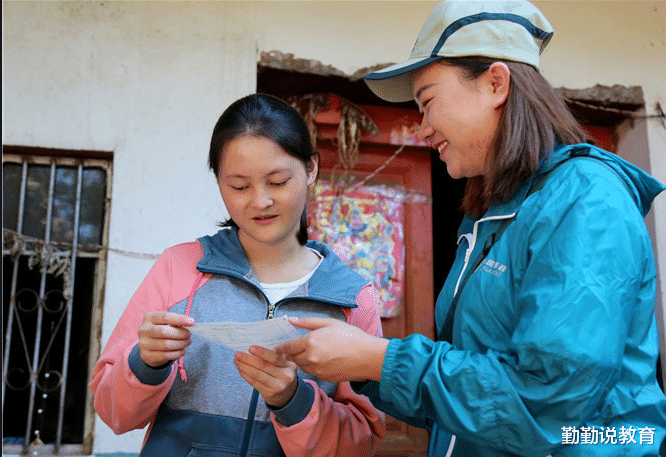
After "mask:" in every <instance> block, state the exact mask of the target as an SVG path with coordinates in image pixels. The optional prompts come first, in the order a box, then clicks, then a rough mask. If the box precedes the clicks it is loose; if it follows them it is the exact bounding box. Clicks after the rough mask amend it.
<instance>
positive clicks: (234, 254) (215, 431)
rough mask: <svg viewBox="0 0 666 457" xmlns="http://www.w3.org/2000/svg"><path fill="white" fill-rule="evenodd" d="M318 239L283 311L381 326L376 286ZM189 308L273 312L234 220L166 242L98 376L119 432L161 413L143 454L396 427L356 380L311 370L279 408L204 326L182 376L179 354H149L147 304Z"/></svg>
mask: <svg viewBox="0 0 666 457" xmlns="http://www.w3.org/2000/svg"><path fill="white" fill-rule="evenodd" d="M308 246H309V247H311V248H313V249H317V250H318V251H319V252H320V253H321V254H322V255H323V256H324V260H323V261H322V264H321V265H320V266H319V268H318V269H317V271H316V272H315V274H313V276H312V278H310V280H309V281H308V282H307V283H306V284H305V285H304V286H301V288H300V289H302V290H300V289H299V290H297V291H295V292H294V293H292V294H291V295H290V296H289V297H287V298H285V299H283V300H281V301H280V302H278V303H277V304H276V308H275V317H279V316H280V315H281V314H286V313H287V312H288V313H289V315H290V316H312V315H315V316H330V317H337V318H340V319H345V320H346V321H347V322H348V323H349V324H351V325H355V326H357V327H359V328H362V329H363V330H365V331H366V332H367V333H369V334H372V335H376V336H381V335H382V330H381V323H380V319H379V313H378V310H377V305H376V297H375V294H374V291H373V289H372V287H371V286H370V285H369V284H365V281H362V280H361V278H360V276H358V275H356V273H353V272H352V270H351V269H349V268H348V267H346V266H344V265H343V264H342V263H341V262H340V260H339V259H338V258H337V256H336V255H335V254H334V253H333V252H332V251H331V250H330V248H328V246H326V245H324V244H322V243H318V242H313V241H309V242H308ZM188 301H189V303H188ZM188 305H189V306H188ZM187 308H189V314H190V315H191V316H192V317H193V318H194V319H195V321H196V322H207V321H208V322H210V321H243V322H252V321H256V320H260V319H265V318H266V314H267V302H266V300H265V296H264V295H263V292H261V290H260V289H259V288H258V282H257V280H256V277H255V276H254V274H253V273H252V271H251V269H250V268H249V265H248V264H247V260H246V259H245V256H244V254H243V253H242V249H240V244H239V243H238V238H237V235H236V232H235V230H234V229H231V230H221V231H220V232H219V233H218V234H216V235H214V236H212V237H203V238H201V239H199V240H198V242H192V243H185V244H181V245H177V246H174V247H172V248H170V249H168V250H166V251H165V252H164V254H163V255H162V256H161V257H160V258H159V259H158V260H157V261H156V263H155V265H154V266H153V268H152V269H151V271H150V273H149V274H148V276H147V277H146V279H145V280H144V281H143V283H142V284H141V286H140V287H139V289H138V290H137V291H136V293H135V294H134V296H133V297H132V299H131V301H130V303H129V305H128V306H127V308H126V309H125V311H124V313H123V315H122V316H121V318H120V320H119V322H118V324H117V325H116V328H115V329H114V331H113V333H112V334H111V337H110V339H109V341H108V343H107V345H106V347H105V348H104V351H103V352H102V355H101V357H100V359H99V361H98V362H97V364H96V365H95V368H94V371H93V375H92V381H91V382H90V388H91V389H92V391H93V393H94V395H95V409H96V411H97V413H98V414H99V416H100V417H101V418H102V420H103V421H104V422H105V423H106V424H108V425H109V426H110V427H111V428H112V429H113V431H114V432H115V433H117V434H120V433H124V432H126V431H129V430H133V429H137V428H143V427H144V426H146V425H150V429H149V431H148V433H147V434H146V439H145V441H144V448H143V451H142V456H143V455H146V456H148V455H157V454H162V456H163V455H165V454H164V453H163V450H164V449H168V451H167V452H168V454H169V455H178V452H176V451H175V449H178V448H179V446H180V447H182V449H183V452H184V454H183V455H187V453H189V452H190V451H189V449H187V448H188V447H192V448H196V447H197V446H204V447H207V448H210V447H211V446H213V447H215V446H218V445H219V446H221V447H220V448H219V449H215V450H214V451H212V452H213V454H211V455H226V454H224V452H227V451H225V449H227V450H228V452H229V455H238V454H234V453H240V454H241V455H248V456H251V455H254V454H253V452H259V453H261V452H276V455H279V454H277V452H278V451H279V447H281V448H282V450H283V451H284V453H285V454H286V455H287V456H313V455H316V456H360V455H364V456H365V455H373V454H374V453H375V452H376V450H377V448H378V447H379V444H380V443H381V440H382V439H383V437H384V434H385V424H384V416H383V413H381V412H379V411H377V410H376V409H375V408H374V407H373V406H372V404H371V403H370V401H369V400H368V398H367V397H365V396H362V395H359V394H356V393H355V392H354V391H353V390H352V389H351V387H350V385H349V383H339V384H329V383H325V382H322V381H320V380H318V379H316V378H313V377H312V376H309V375H306V374H305V373H303V372H301V371H300V370H299V387H298V390H297V394H296V395H295V397H294V400H292V402H291V403H290V404H289V405H287V406H286V407H285V408H283V409H282V410H277V411H276V410H272V409H270V408H269V407H268V405H266V404H265V403H264V402H263V401H262V400H261V398H260V397H259V399H258V400H259V401H257V399H256V396H257V392H256V391H255V390H254V389H252V387H251V386H249V385H248V384H247V383H246V382H245V381H244V380H242V378H240V375H239V374H238V372H237V369H236V368H235V366H234V365H233V362H232V360H233V351H232V350H231V349H226V348H224V347H222V346H218V345H212V344H210V343H208V342H206V341H203V340H200V339H198V338H196V337H194V336H193V338H192V339H193V342H192V344H191V345H190V346H189V347H188V353H187V355H186V356H185V358H184V364H183V368H184V369H185V370H186V371H187V378H189V381H188V382H185V381H184V380H183V379H182V378H183V377H184V376H183V375H184V373H182V374H181V376H179V377H177V376H176V374H177V371H178V370H177V369H176V368H177V366H178V362H174V363H173V364H171V365H170V366H168V367H166V368H164V369H161V370H156V369H154V368H151V367H149V366H147V365H145V363H143V361H142V360H141V358H140V354H139V351H138V346H137V342H138V336H137V330H138V328H139V326H140V325H141V323H142V322H143V316H144V314H145V313H146V312H148V311H161V310H164V311H166V310H169V311H172V312H179V313H183V314H185V311H186V309H187ZM181 363H182V361H181ZM253 405H254V406H253ZM253 408H254V409H253ZM250 415H251V416H253V421H252V423H250V421H248V420H247V419H248V417H249V416H250ZM176 416H177V417H176ZM184 424H189V426H190V427H191V429H188V428H187V427H188V426H187V425H184ZM271 424H272V426H271ZM174 433H175V434H180V435H182V436H176V437H174ZM262 433H263V435H262ZM264 435H265V437H264ZM275 436H276V437H277V441H279V445H277V442H276V441H275ZM207 440H208V441H209V442H204V443H200V441H207ZM275 446H277V448H275V451H271V448H272V447H275Z"/></svg>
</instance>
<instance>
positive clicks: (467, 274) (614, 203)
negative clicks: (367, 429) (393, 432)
mask: <svg viewBox="0 0 666 457" xmlns="http://www.w3.org/2000/svg"><path fill="white" fill-rule="evenodd" d="M551 36H552V28H551V26H550V24H549V23H548V21H547V20H546V18H545V17H544V16H543V15H542V14H541V12H540V11H538V10H537V9H536V8H535V7H534V6H533V5H531V4H530V3H528V2H503V1H501V2H500V1H497V2H457V1H452V2H450V1H445V2H443V3H441V4H440V5H439V6H437V8H436V9H435V10H434V11H433V13H432V14H431V15H430V16H429V18H428V19H427V21H426V23H425V25H424V27H423V29H422V31H421V34H420V35H419V37H418V39H417V41H416V44H415V46H414V49H413V51H412V55H411V56H410V59H409V60H407V61H406V62H403V63H401V64H397V65H394V66H391V67H389V68H387V69H384V70H380V71H378V72H375V73H372V74H370V75H368V76H367V77H366V82H367V83H368V86H369V87H370V88H371V89H372V90H373V91H374V92H375V93H376V94H377V95H378V96H380V97H382V98H384V99H387V100H390V101H395V102H400V101H406V100H410V99H412V98H413V99H415V100H416V103H417V104H418V106H419V108H420V110H421V112H422V113H423V121H422V124H421V127H420V130H419V136H420V137H421V139H423V140H426V141H429V142H430V143H431V145H432V146H433V147H434V148H435V149H437V150H438V152H439V155H440V158H441V160H443V161H444V162H445V163H446V166H447V171H448V173H449V174H450V175H451V176H452V177H453V178H456V179H458V178H467V185H466V189H465V195H464V198H463V202H462V207H463V209H464V210H465V213H466V217H465V218H464V220H463V222H462V224H461V226H460V229H459V232H458V236H459V238H458V250H457V254H456V259H455V262H454V264H453V266H452V268H451V270H450V272H449V275H448V278H447V280H446V283H445V285H444V288H443V290H442V291H441V293H440V295H439V298H438V300H437V304H436V308H435V316H436V327H437V329H438V332H439V335H438V338H437V341H432V340H430V339H428V338H426V337H424V336H422V335H411V336H409V337H407V338H405V339H402V340H400V339H391V340H388V339H380V338H375V337H372V336H370V335H366V334H364V333H363V332H361V331H358V330H357V329H354V328H351V327H350V326H346V325H344V324H340V323H337V322H333V321H330V320H325V319H300V320H298V321H294V324H295V325H298V326H300V327H304V328H309V329H311V330H314V331H313V332H310V333H309V334H307V335H306V336H304V337H301V338H299V339H297V340H294V341H292V342H289V343H286V344H284V345H283V346H282V347H278V348H277V350H279V351H281V352H283V353H285V354H287V355H288V357H289V358H291V360H293V361H294V362H296V363H297V364H298V365H299V366H300V367H301V368H302V369H303V370H304V371H306V372H310V373H313V374H315V375H316V376H317V377H319V378H321V379H326V380H329V381H336V382H337V381H357V382H355V383H353V384H354V388H355V390H357V391H358V392H359V393H363V394H365V395H368V396H369V397H370V399H371V400H372V402H373V404H374V405H375V406H376V407H378V408H379V409H381V410H383V411H385V412H387V413H388V414H390V415H393V416H395V417H397V418H399V419H401V420H404V421H406V422H408V423H411V424H413V425H417V426H421V427H424V428H427V429H428V430H429V431H430V450H429V455H431V456H447V457H448V456H484V457H493V456H513V455H525V456H548V455H551V456H553V457H555V456H658V455H660V444H661V443H666V398H665V397H664V394H663V392H662V391H661V389H660V387H659V385H658V383H657V380H656V373H655V371H656V363H657V355H658V342H657V328H656V320H655V314H654V303H655V287H656V269H655V264H654V258H653V252H652V246H651V242H650V238H649V236H648V233H647V230H646V227H645V224H644V222H643V217H645V215H646V214H647V213H648V211H649V209H650V206H651V203H652V201H653V199H654V198H655V197H656V196H657V195H658V194H659V193H660V192H661V191H662V190H664V186H663V185H662V184H660V183H659V182H657V181H656V180H654V179H653V178H652V177H650V176H649V175H648V174H646V173H645V172H643V171H642V170H640V169H638V168H637V167H635V166H633V165H631V164H630V163H628V162H626V161H624V160H622V159H621V158H619V157H617V156H616V155H614V154H612V153H608V152H606V151H603V150H601V149H598V148H596V147H594V146H592V145H589V144H586V143H585V142H584V141H585V135H584V134H583V132H582V130H581V128H580V126H579V125H578V124H577V122H576V121H575V119H574V118H573V117H572V116H571V114H570V113H569V112H568V110H567V108H566V105H565V104H564V103H563V102H562V100H561V99H560V98H559V97H558V96H557V94H556V93H555V91H554V90H553V88H552V87H551V86H550V84H548V83H547V82H546V81H545V79H543V77H542V76H541V75H540V74H539V71H538V67H539V55H540V53H541V51H542V50H543V48H544V47H545V46H546V44H547V43H548V41H549V40H550V37H551ZM661 452H662V454H661V455H666V454H664V452H666V444H664V445H663V447H662V449H661Z"/></svg>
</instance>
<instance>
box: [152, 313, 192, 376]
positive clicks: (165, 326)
mask: <svg viewBox="0 0 666 457" xmlns="http://www.w3.org/2000/svg"><path fill="white" fill-rule="evenodd" d="M192 325H194V319H192V318H191V317H190V316H185V315H184V314H177V313H170V312H165V311H157V312H148V313H146V314H145V315H144V316H143V324H141V327H139V351H140V352H141V359H143V361H144V362H145V363H146V365H149V366H151V367H153V368H157V367H161V366H163V365H165V364H167V363H169V362H171V361H173V360H176V359H178V358H180V357H182V356H184V355H185V352H186V351H185V348H186V347H187V346H189V345H190V343H191V342H192V340H191V339H190V331H189V330H188V329H187V328H185V327H191V326H192Z"/></svg>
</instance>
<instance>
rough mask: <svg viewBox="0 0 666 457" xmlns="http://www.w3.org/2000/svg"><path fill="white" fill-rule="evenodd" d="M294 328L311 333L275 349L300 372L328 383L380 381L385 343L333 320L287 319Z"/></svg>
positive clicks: (312, 318) (385, 341) (383, 340)
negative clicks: (297, 367) (294, 364)
mask: <svg viewBox="0 0 666 457" xmlns="http://www.w3.org/2000/svg"><path fill="white" fill-rule="evenodd" d="M289 321H290V322H291V323H292V324H293V325H294V326H296V327H301V328H306V329H309V330H312V332H309V333H307V334H305V335H303V336H302V337H300V338H296V339H294V340H291V341H288V342H286V343H282V344H281V345H279V346H277V347H276V348H275V351H276V352H277V353H278V354H284V355H286V356H287V358H288V359H289V360H291V361H293V362H294V363H296V365H298V366H299V367H300V368H301V370H303V371H305V372H306V373H310V374H313V375H315V376H316V377H318V378H319V379H321V380H324V381H328V382H344V381H366V380H368V379H373V380H375V381H379V380H380V379H381V375H382V365H383V364H384V355H385V354H386V347H387V346H388V343H389V342H388V340H386V339H383V338H378V337H376V336H373V335H369V334H367V333H365V332H364V331H363V330H361V329H360V328H358V327H354V326H353V325H349V324H347V323H344V322H341V321H339V320H336V319H329V318H314V317H305V318H300V319H294V318H290V319H289Z"/></svg>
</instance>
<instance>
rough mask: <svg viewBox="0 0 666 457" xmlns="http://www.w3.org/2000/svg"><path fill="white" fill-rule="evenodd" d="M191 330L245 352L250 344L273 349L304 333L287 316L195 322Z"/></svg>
mask: <svg viewBox="0 0 666 457" xmlns="http://www.w3.org/2000/svg"><path fill="white" fill-rule="evenodd" d="M190 331H191V332H192V333H194V334H195V335H197V336H200V337H202V338H205V339H207V340H208V341H212V342H213V343H217V344H222V345H224V346H226V347H228V348H231V349H233V350H235V351H243V352H247V351H248V349H249V348H250V346H261V347H263V348H266V349H273V348H274V347H275V346H277V345H278V344H281V343H284V342H285V341H289V340H293V339H294V338H298V337H299V336H301V334H302V333H301V332H299V330H298V329H297V328H296V327H294V326H293V325H291V323H290V322H289V320H288V319H287V316H283V317H279V318H277V319H266V320H263V321H257V322H206V323H202V324H194V325H193V326H192V327H190Z"/></svg>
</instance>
